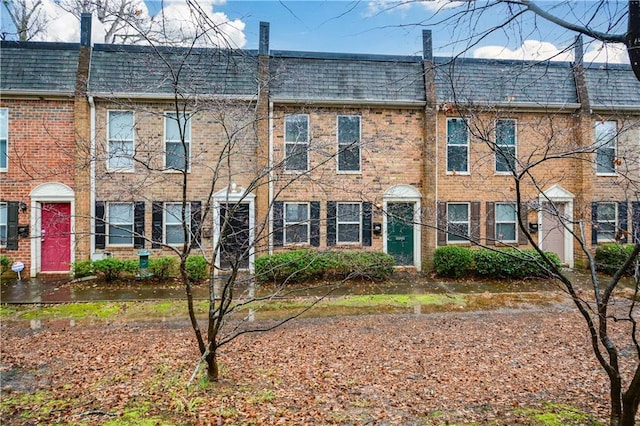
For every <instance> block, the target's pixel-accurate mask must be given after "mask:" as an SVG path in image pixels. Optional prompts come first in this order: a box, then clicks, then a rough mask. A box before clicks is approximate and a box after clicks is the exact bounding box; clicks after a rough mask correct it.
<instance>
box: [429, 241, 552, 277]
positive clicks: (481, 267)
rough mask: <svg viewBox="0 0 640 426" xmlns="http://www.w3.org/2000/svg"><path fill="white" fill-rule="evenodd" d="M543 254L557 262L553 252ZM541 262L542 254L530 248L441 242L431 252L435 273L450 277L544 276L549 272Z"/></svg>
mask: <svg viewBox="0 0 640 426" xmlns="http://www.w3.org/2000/svg"><path fill="white" fill-rule="evenodd" d="M545 255H546V256H547V257H548V258H549V259H550V260H551V261H552V262H554V263H555V264H556V265H557V266H560V259H559V258H558V256H557V255H556V254H555V253H551V252H545ZM543 265H544V262H543V260H542V257H541V256H540V255H539V254H538V252H536V251H535V250H531V249H525V250H515V249H509V248H505V249H499V250H489V249H471V248H468V247H459V246H444V247H439V248H437V249H436V251H435V253H434V256H433V266H434V270H435V271H436V274H437V275H439V276H443V277H450V278H460V277H466V276H472V275H476V276H480V277H493V278H510V279H523V278H531V277H541V278H546V277H548V276H549V274H548V273H547V272H546V270H545V268H544V267H543Z"/></svg>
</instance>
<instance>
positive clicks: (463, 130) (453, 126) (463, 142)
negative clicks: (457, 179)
mask: <svg viewBox="0 0 640 426" xmlns="http://www.w3.org/2000/svg"><path fill="white" fill-rule="evenodd" d="M447 172H461V173H468V172H469V125H468V123H467V120H466V119H464V118H448V119H447Z"/></svg>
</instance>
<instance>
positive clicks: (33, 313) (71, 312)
mask: <svg viewBox="0 0 640 426" xmlns="http://www.w3.org/2000/svg"><path fill="white" fill-rule="evenodd" d="M120 309H121V304H117V303H111V302H109V303H106V302H94V303H64V304H60V305H49V306H43V307H41V308H35V309H34V308H31V309H29V310H27V311H24V312H22V313H18V319H24V320H43V319H66V318H69V319H85V318H97V319H110V318H113V317H115V316H117V315H118V314H119V313H120Z"/></svg>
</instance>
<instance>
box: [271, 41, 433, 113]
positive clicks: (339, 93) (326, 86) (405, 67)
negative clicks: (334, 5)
mask: <svg viewBox="0 0 640 426" xmlns="http://www.w3.org/2000/svg"><path fill="white" fill-rule="evenodd" d="M271 54H272V59H271V63H270V72H271V85H270V88H269V93H270V96H272V97H273V98H275V99H288V100H300V101H380V102H407V101H408V102H420V101H424V100H425V89H424V72H423V68H422V62H421V58H420V57H413V56H410V57H403V56H383V55H351V54H337V53H309V52H287V51H272V52H271Z"/></svg>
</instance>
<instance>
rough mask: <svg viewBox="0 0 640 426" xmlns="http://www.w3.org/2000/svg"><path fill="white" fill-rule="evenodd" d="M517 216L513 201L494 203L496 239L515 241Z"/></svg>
mask: <svg viewBox="0 0 640 426" xmlns="http://www.w3.org/2000/svg"><path fill="white" fill-rule="evenodd" d="M517 223H518V216H517V210H516V205H515V203H496V223H495V226H496V233H495V236H496V240H497V241H503V242H508V243H513V242H516V241H517Z"/></svg>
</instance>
